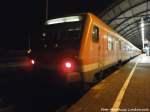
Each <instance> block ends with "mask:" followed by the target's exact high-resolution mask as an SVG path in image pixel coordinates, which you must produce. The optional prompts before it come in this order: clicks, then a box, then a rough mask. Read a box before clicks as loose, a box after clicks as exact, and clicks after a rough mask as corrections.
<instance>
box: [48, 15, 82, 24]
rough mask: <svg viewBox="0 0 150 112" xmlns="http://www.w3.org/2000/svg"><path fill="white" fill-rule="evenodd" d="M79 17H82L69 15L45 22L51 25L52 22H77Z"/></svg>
mask: <svg viewBox="0 0 150 112" xmlns="http://www.w3.org/2000/svg"><path fill="white" fill-rule="evenodd" d="M81 19H82V18H81V16H69V17H63V18H57V19H51V20H48V21H47V22H46V24H47V25H52V24H58V23H65V22H77V21H80V20H81Z"/></svg>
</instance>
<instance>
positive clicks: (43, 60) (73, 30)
mask: <svg viewBox="0 0 150 112" xmlns="http://www.w3.org/2000/svg"><path fill="white" fill-rule="evenodd" d="M84 21H85V18H84V16H83V15H78V16H69V17H62V18H56V19H50V20H47V21H46V24H45V25H44V30H43V32H42V33H41V36H40V40H39V42H38V41H36V43H38V44H37V46H36V49H37V50H36V51H35V50H34V51H35V52H33V57H34V58H35V61H36V64H35V65H34V66H35V68H36V69H42V70H43V71H47V72H46V73H45V74H48V77H50V76H54V77H55V76H56V80H59V79H61V80H63V81H65V82H67V83H72V82H73V83H74V82H78V81H80V80H81V76H80V75H81V74H80V72H79V71H80V60H79V52H80V47H81V39H82V35H83V28H84ZM45 74H43V75H42V76H44V75H45ZM51 79H52V80H53V79H55V78H51Z"/></svg>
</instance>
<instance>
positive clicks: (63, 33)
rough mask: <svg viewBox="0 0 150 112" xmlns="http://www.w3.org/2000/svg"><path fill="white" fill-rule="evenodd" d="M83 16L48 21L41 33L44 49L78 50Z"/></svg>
mask: <svg viewBox="0 0 150 112" xmlns="http://www.w3.org/2000/svg"><path fill="white" fill-rule="evenodd" d="M83 23H84V18H83V16H70V17H64V18H58V19H52V20H48V21H47V22H46V24H45V26H44V31H43V32H42V47H43V48H44V49H54V48H61V49H62V48H71V49H79V48H80V42H81V37H82V34H83Z"/></svg>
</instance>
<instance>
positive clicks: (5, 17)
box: [0, 0, 115, 49]
mask: <svg viewBox="0 0 150 112" xmlns="http://www.w3.org/2000/svg"><path fill="white" fill-rule="evenodd" d="M45 1H46V0H3V1H1V3H0V14H1V15H0V20H1V21H0V27H1V32H0V33H1V35H0V49H2V48H3V49H4V48H5V49H8V48H9V49H26V48H27V42H28V41H27V40H28V38H29V37H30V38H34V39H35V40H36V38H38V37H36V36H35V34H36V35H38V34H39V32H40V31H41V29H42V24H43V22H44V20H45ZM114 1H115V0H49V18H54V17H55V16H63V15H67V14H72V13H80V12H92V13H95V14H98V13H99V12H101V11H103V10H104V9H106V7H108V6H109V5H110V4H111V3H113V2H114Z"/></svg>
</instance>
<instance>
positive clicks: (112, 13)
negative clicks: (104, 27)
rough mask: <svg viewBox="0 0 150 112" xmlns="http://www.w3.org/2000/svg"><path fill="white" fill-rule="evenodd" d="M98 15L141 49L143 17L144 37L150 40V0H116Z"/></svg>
mask: <svg viewBox="0 0 150 112" xmlns="http://www.w3.org/2000/svg"><path fill="white" fill-rule="evenodd" d="M98 16H99V17H100V18H101V19H102V20H103V21H105V23H107V24H108V25H110V26H111V27H112V28H113V29H114V30H115V31H117V32H118V33H119V34H121V35H122V36H123V37H124V38H125V39H127V40H129V41H130V42H131V43H133V44H134V45H135V46H137V47H138V48H140V49H142V33H141V18H143V20H144V23H145V24H144V37H145V38H147V40H150V24H149V22H150V0H115V1H114V3H113V4H111V5H110V6H109V7H108V8H107V9H105V11H103V12H101V13H99V14H98Z"/></svg>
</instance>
